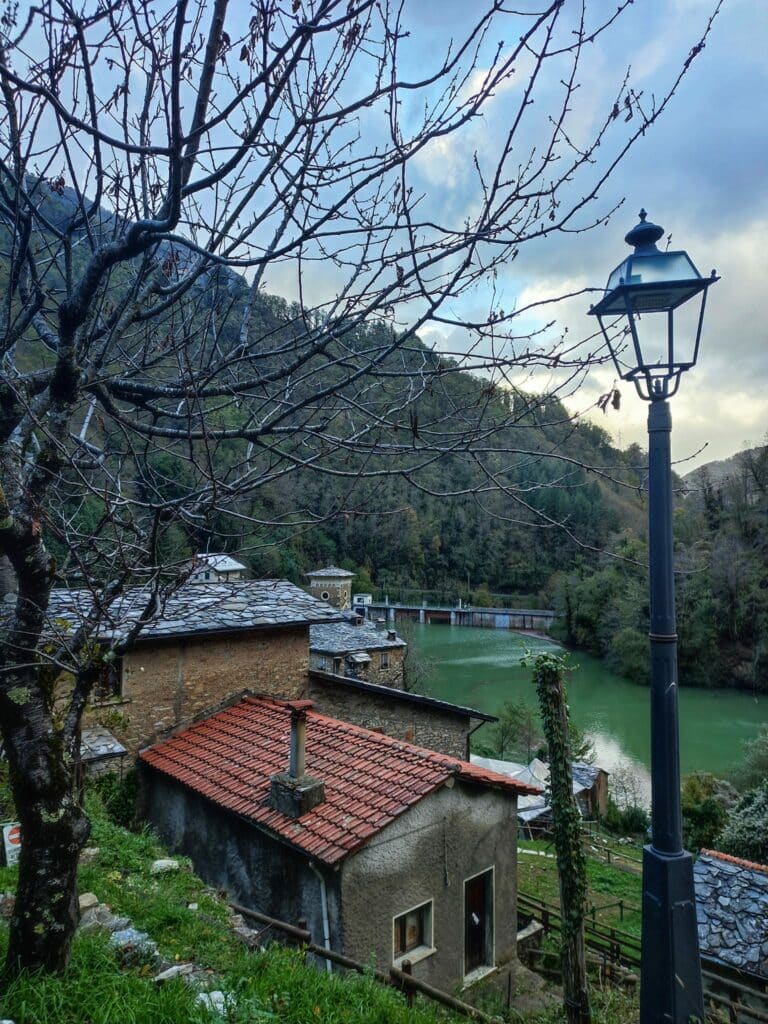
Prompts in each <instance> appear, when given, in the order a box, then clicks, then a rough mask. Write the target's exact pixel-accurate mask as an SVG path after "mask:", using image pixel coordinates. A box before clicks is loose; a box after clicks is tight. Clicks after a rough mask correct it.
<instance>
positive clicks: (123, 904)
mask: <svg viewBox="0 0 768 1024" xmlns="http://www.w3.org/2000/svg"><path fill="white" fill-rule="evenodd" d="M88 810H89V813H90V816H91V820H92V823H93V833H92V837H91V842H92V843H93V844H94V845H95V846H97V847H98V850H99V852H98V855H97V857H96V859H95V860H94V861H93V862H92V863H89V864H84V865H82V866H81V868H80V872H79V889H80V892H91V893H94V894H95V895H96V896H97V897H98V898H99V900H100V902H102V903H106V904H109V905H110V906H111V908H112V911H113V912H114V913H115V914H119V915H125V916H126V917H129V918H130V919H131V922H132V923H133V925H135V927H136V928H138V929H140V930H142V931H146V932H147V933H149V935H150V936H151V938H152V939H153V940H154V941H155V942H156V943H157V945H158V948H159V952H160V954H161V956H162V957H163V958H164V959H165V960H166V961H171V962H173V963H178V964H183V963H185V962H187V961H194V962H195V963H197V964H200V965H203V966H205V967H207V968H209V969H210V970H209V976H208V977H207V978H206V979H205V980H203V982H202V984H201V987H199V988H196V987H192V986H190V985H188V984H186V983H185V982H184V981H183V979H182V978H177V979H174V980H171V981H167V982H165V983H163V984H162V985H160V984H157V983H156V982H155V981H154V979H153V976H152V975H153V971H152V970H151V969H150V968H149V967H148V966H142V965H141V963H138V962H137V963H135V964H134V965H133V966H130V967H122V968H121V967H120V966H119V964H118V962H117V959H116V956H115V952H114V950H113V949H111V948H110V946H109V944H108V938H107V936H106V935H104V934H100V933H97V932H90V933H86V934H83V933H82V932H79V933H78V935H77V938H76V940H75V943H74V946H73V955H72V962H71V965H70V967H69V968H68V969H67V971H66V972H65V973H64V974H63V975H62V976H60V977H55V976H51V975H41V974H36V975H22V976H21V977H19V978H17V979H15V980H14V981H12V982H11V983H10V984H9V985H8V986H6V987H4V988H2V989H0V1018H10V1019H12V1020H14V1021H15V1022H16V1024H85V1022H88V1024H222V1022H226V1024H261V1022H264V1024H267V1022H273V1024H322V1022H329V1024H342V1022H343V1024H458V1022H459V1021H465V1020H466V1018H464V1017H458V1016H456V1015H454V1014H451V1013H449V1012H447V1011H444V1010H443V1009H442V1008H440V1007H439V1006H438V1005H436V1004H434V1003H431V1002H429V1001H426V1000H423V999H421V998H420V997H419V998H417V999H416V1002H415V1004H414V1005H413V1006H412V1007H408V1006H407V1005H406V1002H405V999H404V998H403V997H402V996H401V995H400V993H398V992H396V991H395V990H394V989H391V988H387V987H385V986H383V985H381V984H380V983H378V982H377V981H375V980H374V979H373V978H372V977H369V976H360V975H357V974H338V973H333V974H328V973H326V972H325V971H323V970H318V969H317V968H315V967H313V966H311V965H310V964H309V963H306V962H305V957H304V954H303V952H302V951H301V950H300V949H290V948H286V947H283V946H280V945H277V944H275V943H273V942H271V939H272V938H273V936H271V935H270V934H269V933H266V934H265V935H264V942H265V943H267V944H268V945H266V947H265V948H263V949H260V950H255V951H249V950H247V949H246V948H245V946H244V945H243V944H242V943H241V942H240V940H239V939H238V938H237V937H236V936H235V935H234V933H233V931H232V929H231V927H230V924H229V922H230V914H229V910H228V907H227V904H226V901H225V900H224V899H223V898H222V895H221V894H219V893H216V892H213V891H211V890H210V889H209V888H208V887H207V886H206V885H205V884H204V883H203V882H202V881H201V880H200V879H199V878H197V877H196V876H195V875H194V874H193V872H192V871H191V870H190V868H189V864H188V862H185V861H183V860H182V862H181V864H182V869H181V870H180V871H175V872H169V873H166V874H161V875H153V874H152V872H151V864H152V862H153V860H154V859H155V858H158V857H162V856H166V855H167V854H165V851H164V850H163V848H162V847H161V846H160V845H159V844H158V843H157V842H156V840H155V839H154V838H153V836H152V835H151V834H150V833H147V832H138V833H136V832H131V831H128V830H126V829H124V828H122V827H121V826H119V825H117V824H115V823H114V822H113V821H111V820H110V818H109V817H108V815H107V814H106V812H105V809H104V805H103V803H102V801H101V799H100V798H99V797H98V795H97V794H95V793H91V795H90V796H89V799H88ZM15 882H16V869H15V868H0V892H3V891H4V890H10V891H12V890H13V888H14V887H15ZM6 941H7V927H6V925H5V922H3V920H2V917H0V955H2V954H3V953H4V951H5V944H6ZM201 989H202V991H213V990H215V991H220V992H223V993H224V995H225V997H226V1006H225V1009H224V1010H223V1011H222V1013H218V1012H215V1011H213V1010H212V1009H210V1008H208V1007H206V1006H205V1005H202V1004H201V1003H199V1002H198V1001H197V996H198V993H199V992H200V991H201ZM595 1000H596V1004H597V1005H596V1015H595V1021H596V1024H627V1021H628V1020H631V1019H632V1016H633V1014H634V1012H635V1008H634V1005H633V1003H632V1001H631V1000H630V999H628V998H627V997H626V996H623V995H622V994H620V993H614V992H607V993H601V992H599V991H596V992H595ZM489 1009H492V1010H493V1011H494V1012H496V1011H497V1010H498V1009H500V1007H498V1006H497V1005H496V1004H495V1003H494V1002H493V1000H491V1001H490V1002H489ZM505 1018H506V1019H508V1020H509V1021H513V1022H517V1024H559V1022H560V1021H561V1020H562V1014H561V1012H560V1010H559V1009H550V1010H548V1011H546V1012H541V1013H537V1012H532V1013H526V1014H521V1013H517V1012H516V1011H514V1010H512V1011H509V1012H508V1013H506V1014H505Z"/></svg>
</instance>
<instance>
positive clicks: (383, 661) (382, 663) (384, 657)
mask: <svg viewBox="0 0 768 1024" xmlns="http://www.w3.org/2000/svg"><path fill="white" fill-rule="evenodd" d="M379 668H389V651H382V652H381V658H380V659H379Z"/></svg>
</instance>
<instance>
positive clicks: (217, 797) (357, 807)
mask: <svg viewBox="0 0 768 1024" xmlns="http://www.w3.org/2000/svg"><path fill="white" fill-rule="evenodd" d="M308 706H311V705H310V703H309V702H308V701H295V702H293V703H290V702H288V701H279V700H274V699H272V698H262V697H245V698H244V699H243V700H242V701H240V702H239V703H238V704H234V705H233V706H232V707H229V708H226V709H225V710H224V711H220V712H218V713H217V714H215V715H212V716H211V717H210V718H207V719H206V720H205V721H203V722H199V723H197V724H196V725H192V726H190V727H189V728H188V729H185V730H184V731H183V732H180V733H177V734H176V735H175V736H173V737H172V738H171V739H169V740H166V741H164V742H163V743H158V744H156V745H155V746H153V747H149V748H148V749H147V750H144V751H142V752H141V753H140V755H139V756H140V758H141V760H142V761H144V762H145V764H148V765H150V766H151V767H152V768H155V769H157V770H158V771H160V772H163V773H164V774H165V775H168V776H170V777H171V778H173V779H176V780H177V781H178V782H181V783H183V784H184V785H185V786H188V787H189V788H190V789H192V790H194V791H195V792H196V793H199V794H201V795H202V796H204V797H207V798H208V799H209V800H211V801H213V803H215V804H218V805H219V806H220V807H225V808H227V810H230V811H234V812H235V813H236V814H238V815H241V816H242V817H244V818H247V819H248V820H249V821H251V822H253V823H254V824H256V825H258V826H260V827H262V828H265V829H267V830H268V831H270V832H272V833H274V834H275V835H277V836H278V837H279V838H281V839H283V840H284V841H286V842H288V843H290V844H291V845H292V846H295V847H298V848H299V849H301V850H303V851H304V852H305V853H308V854H311V855H312V856H313V857H316V858H317V859H318V860H321V861H323V862H324V863H326V864H335V863H337V862H338V861H340V860H342V859H343V858H344V857H346V856H347V854H349V853H351V852H352V851H353V850H356V849H358V848H359V847H360V846H362V845H363V844H364V843H366V842H367V841H368V840H369V839H370V838H371V837H372V836H373V835H375V834H376V833H377V832H379V831H381V829H383V828H385V827H386V826H387V825H389V824H390V822H392V821H394V819H395V818H396V817H398V815H400V814H402V813H403V812H404V811H406V810H407V809H408V808H409V807H410V806H412V805H413V804H415V803H417V802H418V801H419V800H421V799H422V798H423V797H425V796H427V794H428V793H431V792H433V791H434V790H435V789H437V788H439V787H440V786H441V785H443V784H444V783H445V782H446V781H447V780H448V779H450V778H452V777H454V778H459V779H461V780H463V781H465V782H469V783H477V784H479V785H482V786H486V787H489V788H492V789H498V790H500V791H502V792H504V793H508V794H509V795H510V796H511V795H517V794H520V795H523V794H527V793H536V792H538V790H536V789H534V788H533V787H531V786H527V785H525V784H523V783H519V782H516V781H515V780H514V779H510V778H508V777H507V776H505V775H498V774H497V773H496V772H492V771H488V770H486V769H483V768H479V767H477V766H476V765H472V764H469V763H468V762H466V761H457V760H455V759H454V758H451V757H448V756H446V755H445V754H438V753H436V752H435V751H432V750H426V749H424V748H423V747H417V746H414V745H413V744H411V743H404V742H401V741H399V740H394V739H391V738H390V737H389V736H383V735H382V734H381V733H375V732H371V731H370V730H368V729H361V728H360V727H359V726H356V725H350V724H349V723H348V722H340V721H338V720H337V719H334V718H328V717H327V716H325V715H320V714H318V713H317V712H315V711H311V710H309V711H307V733H306V737H307V738H306V771H307V774H308V775H310V776H313V777H314V778H317V779H322V781H323V782H324V783H325V800H324V802H323V803H321V804H319V805H318V806H317V807H315V808H313V809H312V810H311V811H308V812H307V813H306V814H303V815H302V816H301V818H298V819H293V818H289V817H287V816H286V815H284V814H281V813H280V812H279V811H275V810H273V809H272V808H271V806H270V803H269V794H270V777H271V776H272V775H275V774H277V773H279V772H284V771H286V770H287V768H288V749H289V742H290V732H291V711H292V709H293V708H295V707H304V708H306V707H308Z"/></svg>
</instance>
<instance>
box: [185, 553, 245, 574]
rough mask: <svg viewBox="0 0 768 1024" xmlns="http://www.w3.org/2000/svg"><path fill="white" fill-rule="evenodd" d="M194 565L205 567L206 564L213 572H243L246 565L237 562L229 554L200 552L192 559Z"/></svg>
mask: <svg viewBox="0 0 768 1024" xmlns="http://www.w3.org/2000/svg"><path fill="white" fill-rule="evenodd" d="M192 564H193V565H194V566H195V567H199V568H205V567H206V566H208V567H210V568H211V569H213V570H214V571H215V572H245V570H246V569H247V566H245V565H243V563H242V562H238V561H237V560H236V559H234V558H232V556H231V555H217V554H200V555H195V557H194V558H193V559H192Z"/></svg>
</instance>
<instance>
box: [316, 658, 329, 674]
mask: <svg viewBox="0 0 768 1024" xmlns="http://www.w3.org/2000/svg"><path fill="white" fill-rule="evenodd" d="M317 667H318V668H319V669H321V671H323V672H326V671H327V670H328V659H327V658H326V656H325V655H324V654H321V655H320V656H319V657H318V659H317Z"/></svg>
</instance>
